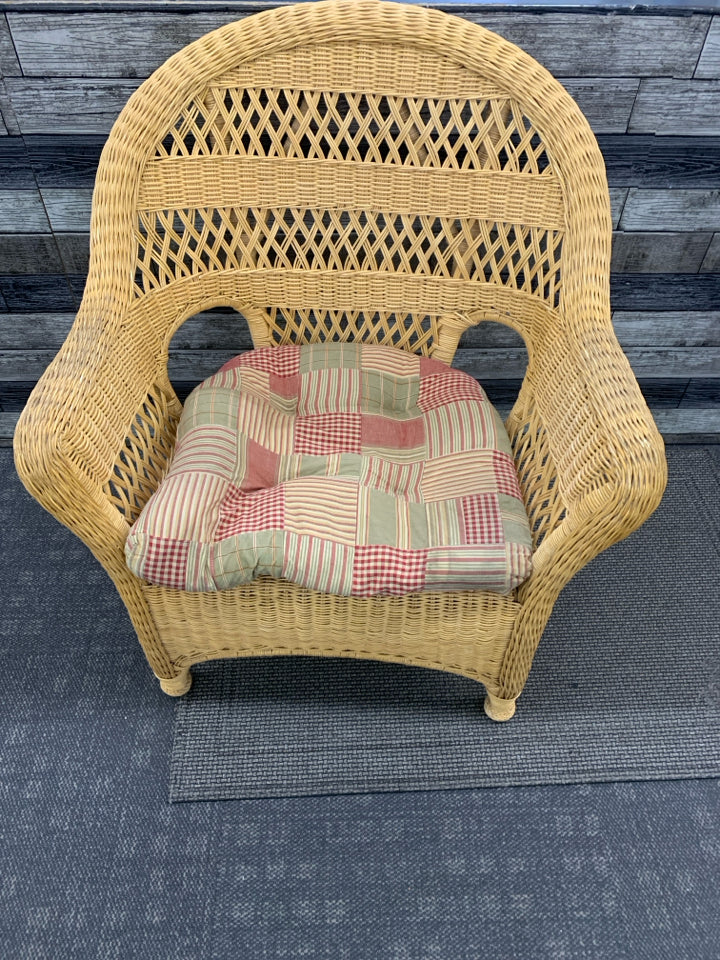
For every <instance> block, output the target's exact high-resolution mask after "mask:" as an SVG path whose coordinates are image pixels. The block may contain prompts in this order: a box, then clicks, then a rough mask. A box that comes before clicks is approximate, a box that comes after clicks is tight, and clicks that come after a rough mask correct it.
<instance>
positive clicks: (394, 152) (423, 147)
mask: <svg viewBox="0 0 720 960" xmlns="http://www.w3.org/2000/svg"><path fill="white" fill-rule="evenodd" d="M155 155H156V157H157V158H159V159H164V158H167V157H188V156H193V157H202V156H244V157H281V158H286V159H291V158H297V157H304V158H307V159H317V158H327V159H332V160H354V161H360V162H364V163H367V162H374V163H389V164H403V165H409V166H419V167H443V168H449V169H455V170H480V169H483V170H505V171H508V172H512V173H534V174H537V173H542V172H543V171H545V170H548V169H549V165H550V164H549V158H548V156H547V152H546V150H545V146H544V144H543V142H542V140H541V139H540V137H539V136H538V133H537V131H536V130H535V128H534V127H533V126H532V124H531V123H530V121H529V120H528V118H527V117H526V116H525V115H524V114H523V112H522V109H521V108H520V107H519V105H518V104H516V103H515V102H514V101H512V100H508V99H490V100H483V99H475V100H473V99H453V100H449V99H442V100H440V99H428V98H424V97H423V98H411V97H393V96H387V95H381V94H370V93H329V92H323V91H303V90H265V89H231V90H223V89H217V88H213V87H211V88H210V89H209V90H208V91H207V93H206V94H205V96H204V97H203V98H202V99H200V100H197V99H196V100H194V101H193V102H192V103H191V104H190V105H189V106H188V107H187V109H186V110H185V111H184V112H183V114H182V115H181V117H180V118H179V119H178V121H177V122H176V124H175V125H174V127H173V129H172V130H171V131H170V133H169V134H167V136H165V137H164V138H163V140H162V141H161V142H160V143H159V144H158V146H157V149H156V152H155Z"/></svg>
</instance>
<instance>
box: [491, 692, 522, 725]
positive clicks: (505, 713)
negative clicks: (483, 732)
mask: <svg viewBox="0 0 720 960" xmlns="http://www.w3.org/2000/svg"><path fill="white" fill-rule="evenodd" d="M485 713H486V714H487V715H488V716H489V717H490V719H491V720H496V721H497V722H498V723H502V722H503V721H504V720H509V719H510V717H512V715H513V714H514V713H515V700H501V699H500V697H495V696H493V694H492V693H488V694H487V695H486V696H485Z"/></svg>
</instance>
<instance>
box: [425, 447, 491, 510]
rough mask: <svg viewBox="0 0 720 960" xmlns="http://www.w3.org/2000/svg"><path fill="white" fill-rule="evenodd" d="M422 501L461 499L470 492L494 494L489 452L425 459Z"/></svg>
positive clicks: (468, 451) (471, 451)
mask: <svg viewBox="0 0 720 960" xmlns="http://www.w3.org/2000/svg"><path fill="white" fill-rule="evenodd" d="M421 490H422V497H423V500H425V501H431V500H446V499H448V498H449V497H464V496H467V495H468V494H471V493H477V492H478V491H482V492H483V493H496V492H497V484H496V482H495V467H494V465H493V451H492V450H466V451H463V452H462V453H451V454H448V456H445V457H436V458H435V459H433V460H428V461H427V463H426V464H425V467H424V469H423V476H422V484H421Z"/></svg>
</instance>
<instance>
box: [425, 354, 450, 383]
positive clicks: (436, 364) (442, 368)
mask: <svg viewBox="0 0 720 960" xmlns="http://www.w3.org/2000/svg"><path fill="white" fill-rule="evenodd" d="M449 369H450V368H449V367H448V365H447V364H446V363H443V362H442V361H441V360H433V358H432V357H420V378H421V379H424V378H425V377H434V376H435V374H437V373H447V372H448V370H449Z"/></svg>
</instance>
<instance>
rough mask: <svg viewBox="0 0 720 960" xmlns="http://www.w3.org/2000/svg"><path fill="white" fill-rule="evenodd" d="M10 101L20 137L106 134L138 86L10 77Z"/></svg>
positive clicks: (133, 82) (134, 83)
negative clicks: (31, 135)
mask: <svg viewBox="0 0 720 960" xmlns="http://www.w3.org/2000/svg"><path fill="white" fill-rule="evenodd" d="M6 83H7V86H8V92H9V94H10V101H11V104H12V107H13V110H14V111H15V116H16V117H17V121H18V124H19V128H20V131H21V132H22V133H23V134H33V133H78V134H84V133H97V134H100V133H102V134H107V133H109V132H110V128H111V127H112V125H113V123H114V122H115V120H116V119H117V116H118V114H119V113H120V111H121V110H122V108H123V107H124V106H125V104H126V103H127V101H128V98H129V97H130V95H131V94H132V93H133V92H134V91H135V90H136V89H137V87H138V86H139V81H132V80H75V79H68V80H57V79H38V80H35V79H27V78H26V77H9V78H8V79H7V81H6Z"/></svg>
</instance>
